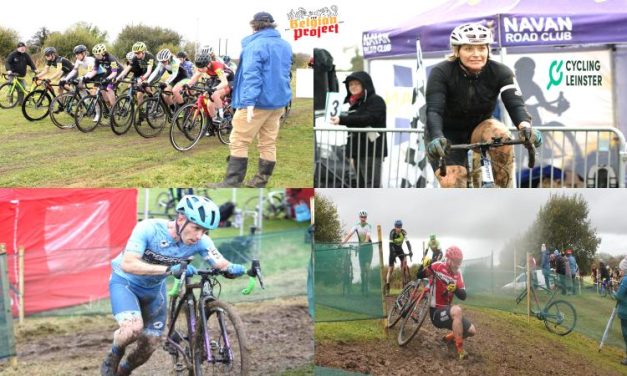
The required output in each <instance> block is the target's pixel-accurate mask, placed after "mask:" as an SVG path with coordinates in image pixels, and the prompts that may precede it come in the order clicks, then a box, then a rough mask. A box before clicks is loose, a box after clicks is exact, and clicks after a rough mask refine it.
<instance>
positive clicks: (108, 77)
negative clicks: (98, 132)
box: [82, 43, 121, 116]
mask: <svg viewBox="0 0 627 376" xmlns="http://www.w3.org/2000/svg"><path fill="white" fill-rule="evenodd" d="M91 53H92V54H94V57H95V61H94V68H93V70H92V71H91V72H89V73H87V74H86V75H84V76H83V77H82V80H83V81H87V80H100V81H101V82H103V83H108V84H107V88H106V90H105V92H104V96H103V97H104V99H105V101H106V102H107V103H108V105H109V108H111V107H112V106H113V103H115V93H114V92H113V84H112V83H111V82H113V79H114V78H115V77H116V76H117V74H118V70H119V69H120V67H121V65H120V62H119V61H118V59H117V58H116V57H115V56H113V55H111V54H110V53H109V52H107V46H105V45H104V43H98V44H97V45H95V46H94V48H92V49H91ZM107 112H108V111H107ZM96 116H98V115H96Z"/></svg>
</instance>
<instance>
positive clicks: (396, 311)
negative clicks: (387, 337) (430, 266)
mask: <svg viewBox="0 0 627 376" xmlns="http://www.w3.org/2000/svg"><path fill="white" fill-rule="evenodd" d="M416 285H417V282H416V281H415V280H414V281H411V282H409V284H408V285H407V286H405V288H404V289H403V291H401V293H400V294H398V296H397V297H396V301H394V304H393V305H392V309H391V310H390V313H388V328H392V327H393V326H394V325H396V323H397V322H398V320H400V319H401V312H402V309H403V307H404V306H405V304H407V302H408V301H409V297H410V296H411V292H412V291H413V290H414V287H416Z"/></svg>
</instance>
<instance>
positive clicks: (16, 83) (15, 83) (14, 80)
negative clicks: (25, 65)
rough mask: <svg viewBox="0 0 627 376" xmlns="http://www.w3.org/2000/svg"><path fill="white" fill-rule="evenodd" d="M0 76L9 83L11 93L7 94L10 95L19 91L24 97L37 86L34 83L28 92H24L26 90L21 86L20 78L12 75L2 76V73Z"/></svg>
mask: <svg viewBox="0 0 627 376" xmlns="http://www.w3.org/2000/svg"><path fill="white" fill-rule="evenodd" d="M2 76H4V78H5V79H6V80H9V81H11V91H10V92H9V93H10V94H13V92H14V91H15V90H20V91H21V92H22V94H24V96H26V94H28V93H29V92H31V91H32V90H33V89H34V88H35V87H36V86H37V85H36V84H35V83H32V84H31V88H30V90H26V88H25V87H24V86H23V85H22V83H21V82H20V80H19V78H20V77H17V76H16V75H14V74H4V73H3V74H2Z"/></svg>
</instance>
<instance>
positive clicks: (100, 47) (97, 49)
mask: <svg viewBox="0 0 627 376" xmlns="http://www.w3.org/2000/svg"><path fill="white" fill-rule="evenodd" d="M105 52H107V46H105V45H104V43H98V44H97V45H95V46H94V48H92V49H91V53H92V54H94V55H102V54H104V53H105Z"/></svg>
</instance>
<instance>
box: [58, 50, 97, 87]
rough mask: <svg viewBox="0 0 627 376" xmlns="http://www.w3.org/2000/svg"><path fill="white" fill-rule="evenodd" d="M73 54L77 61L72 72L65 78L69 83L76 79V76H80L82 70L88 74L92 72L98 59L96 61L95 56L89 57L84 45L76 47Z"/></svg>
mask: <svg viewBox="0 0 627 376" xmlns="http://www.w3.org/2000/svg"><path fill="white" fill-rule="evenodd" d="M73 52H74V57H75V58H76V61H75V62H74V68H73V69H72V71H71V72H70V73H68V75H67V76H65V81H69V80H71V79H72V78H74V76H78V74H79V70H80V69H81V68H83V69H84V70H86V71H87V72H91V71H92V70H93V69H94V65H96V59H94V58H93V56H87V46H85V45H84V44H79V45H77V46H75V47H74V50H73ZM62 82H63V81H62Z"/></svg>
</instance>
